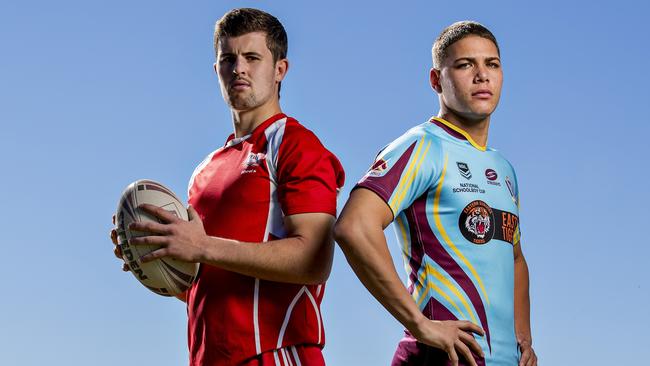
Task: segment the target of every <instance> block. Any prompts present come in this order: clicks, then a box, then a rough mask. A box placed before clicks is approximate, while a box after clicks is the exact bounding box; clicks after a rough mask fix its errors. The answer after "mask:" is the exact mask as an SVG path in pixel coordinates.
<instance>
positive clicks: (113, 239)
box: [110, 229, 117, 245]
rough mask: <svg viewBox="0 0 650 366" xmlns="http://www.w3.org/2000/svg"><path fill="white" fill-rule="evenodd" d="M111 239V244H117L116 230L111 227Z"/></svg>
mask: <svg viewBox="0 0 650 366" xmlns="http://www.w3.org/2000/svg"><path fill="white" fill-rule="evenodd" d="M110 235H111V241H112V242H113V244H115V245H117V230H115V229H111V234H110Z"/></svg>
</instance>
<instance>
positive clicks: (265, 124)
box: [225, 112, 287, 147]
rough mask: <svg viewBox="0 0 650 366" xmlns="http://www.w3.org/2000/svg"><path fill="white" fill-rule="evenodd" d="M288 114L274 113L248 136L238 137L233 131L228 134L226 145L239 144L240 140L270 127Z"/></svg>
mask: <svg viewBox="0 0 650 366" xmlns="http://www.w3.org/2000/svg"><path fill="white" fill-rule="evenodd" d="M286 117H287V115H286V114H284V113H283V112H280V113H277V114H274V115H272V116H271V117H269V118H267V119H266V120H265V121H264V122H262V123H260V124H259V125H258V126H257V127H255V129H253V131H252V132H251V133H249V134H248V135H246V136H242V137H237V138H235V134H234V133H231V134H230V136H228V139H227V140H226V144H225V147H231V146H234V145H237V144H239V143H240V142H242V141H244V140H247V139H249V138H250V137H251V136H253V135H255V134H258V133H260V131H264V130H266V128H267V127H269V126H270V125H271V124H273V123H275V122H277V121H278V120H280V119H283V118H286Z"/></svg>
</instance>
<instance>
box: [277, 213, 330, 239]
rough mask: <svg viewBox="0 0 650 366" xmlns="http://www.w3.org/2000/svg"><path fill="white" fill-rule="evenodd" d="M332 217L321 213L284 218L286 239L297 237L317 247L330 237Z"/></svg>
mask: <svg viewBox="0 0 650 366" xmlns="http://www.w3.org/2000/svg"><path fill="white" fill-rule="evenodd" d="M332 225H334V216H332V215H330V214H328V213H322V212H310V213H301V214H295V215H289V216H285V218H284V227H285V229H286V231H287V237H299V238H302V239H303V240H305V241H307V242H308V243H314V244H316V245H319V244H321V243H323V242H325V241H327V239H328V238H329V237H330V236H331V231H332Z"/></svg>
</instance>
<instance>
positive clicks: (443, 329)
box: [411, 317, 485, 366]
mask: <svg viewBox="0 0 650 366" xmlns="http://www.w3.org/2000/svg"><path fill="white" fill-rule="evenodd" d="M471 333H476V334H478V335H481V336H483V335H484V332H483V329H481V327H479V326H478V325H476V324H474V323H472V322H469V321H466V320H446V321H435V320H429V319H427V318H425V317H423V320H422V321H420V323H419V324H418V325H417V326H416V327H415V329H413V331H412V332H411V335H413V337H415V339H417V340H418V341H419V342H421V343H424V344H427V345H429V346H432V347H435V348H439V349H441V350H443V351H445V352H446V353H447V355H448V356H449V360H450V361H451V364H452V365H453V366H458V361H459V357H458V355H459V354H460V355H462V357H463V358H464V359H465V360H467V362H468V363H469V365H471V366H477V365H476V361H475V360H474V356H473V355H472V352H473V353H474V354H476V355H478V356H480V357H485V355H484V354H483V350H482V349H481V346H480V345H479V344H478V342H476V340H475V339H474V336H472V334H471Z"/></svg>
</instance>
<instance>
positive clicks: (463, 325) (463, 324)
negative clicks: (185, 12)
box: [456, 320, 485, 336]
mask: <svg viewBox="0 0 650 366" xmlns="http://www.w3.org/2000/svg"><path fill="white" fill-rule="evenodd" d="M456 325H457V326H458V328H460V329H462V330H464V331H470V332H473V333H476V334H479V335H481V336H483V335H485V332H484V331H483V328H481V327H479V326H478V325H476V324H474V323H472V322H470V321H467V320H461V321H458V322H457V324H456Z"/></svg>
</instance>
